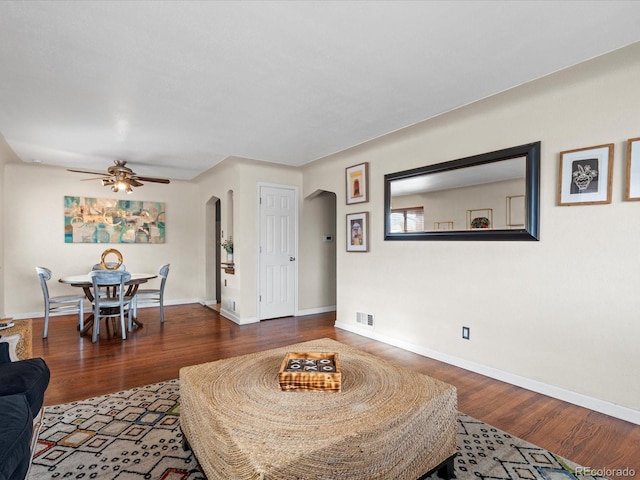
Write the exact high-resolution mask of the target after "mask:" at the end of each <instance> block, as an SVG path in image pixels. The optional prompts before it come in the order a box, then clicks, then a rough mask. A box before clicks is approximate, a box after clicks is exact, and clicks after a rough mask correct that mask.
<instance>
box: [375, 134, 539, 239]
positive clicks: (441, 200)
mask: <svg viewBox="0 0 640 480" xmlns="http://www.w3.org/2000/svg"><path fill="white" fill-rule="evenodd" d="M539 211H540V142H535V143H529V144H526V145H520V146H517V147H511V148H506V149H504V150H498V151H495V152H489V153H483V154H481V155H475V156H473V157H467V158H460V159H458V160H452V161H449V162H444V163H438V164H434V165H429V166H426V167H420V168H415V169H412V170H405V171H403V172H396V173H389V174H387V175H385V176H384V239H385V240H538V235H539V224H540V220H539Z"/></svg>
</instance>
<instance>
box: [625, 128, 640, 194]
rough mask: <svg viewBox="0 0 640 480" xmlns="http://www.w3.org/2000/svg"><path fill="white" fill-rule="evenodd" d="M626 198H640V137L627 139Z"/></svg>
mask: <svg viewBox="0 0 640 480" xmlns="http://www.w3.org/2000/svg"><path fill="white" fill-rule="evenodd" d="M625 199H626V200H640V138H630V139H629V140H628V141H627V185H626V188H625Z"/></svg>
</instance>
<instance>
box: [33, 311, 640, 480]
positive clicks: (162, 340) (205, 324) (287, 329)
mask: <svg viewBox="0 0 640 480" xmlns="http://www.w3.org/2000/svg"><path fill="white" fill-rule="evenodd" d="M138 313H139V319H140V320H141V321H142V322H143V323H144V326H143V327H142V328H139V329H137V330H136V331H134V332H132V333H131V334H130V335H129V337H128V339H127V340H126V341H122V340H121V339H119V338H108V337H107V335H106V331H105V330H106V329H105V328H104V327H103V328H102V329H101V330H102V334H101V338H100V341H99V342H98V343H96V344H93V343H91V338H90V337H80V336H79V335H78V332H77V330H76V321H77V317H74V316H63V317H53V318H52V319H51V320H50V324H49V338H48V339H46V340H42V339H41V337H42V329H43V319H42V318H36V319H34V320H33V322H34V323H33V339H34V341H33V354H34V356H41V357H43V358H44V359H45V360H46V361H47V364H48V365H49V368H50V369H51V383H50V386H49V389H48V390H47V393H46V397H45V404H46V405H55V404H59V403H67V402H71V401H74V400H81V399H83V398H88V397H92V396H97V395H102V394H106V393H111V392H115V391H119V390H125V389H129V388H132V387H136V386H141V385H146V384H150V383H155V382H160V381H163V380H169V379H173V378H177V377H178V373H179V370H180V368H181V367H183V366H188V365H194V364H198V363H204V362H209V361H213V360H218V359H221V358H227V357H232V356H236V355H242V354H246V353H252V352H257V351H260V350H266V349H269V348H275V347H281V346H286V345H288V344H291V343H297V342H302V341H306V340H313V339H317V338H333V339H335V340H338V341H340V342H342V343H345V344H347V345H350V346H353V347H356V348H359V349H361V350H364V351H367V352H369V353H372V354H374V355H377V356H379V357H382V358H385V359H387V360H389V361H392V362H395V363H402V364H404V365H406V366H408V367H409V368H412V369H414V370H416V371H418V372H421V373H424V374H427V375H429V376H432V377H434V378H438V379H440V380H443V381H445V382H448V383H450V384H452V385H455V386H456V387H457V389H458V408H459V410H460V411H462V412H464V413H466V414H468V415H471V416H473V417H475V418H477V419H480V420H482V421H484V422H487V423H489V424H491V425H493V426H495V427H498V428H500V429H502V430H505V431H507V432H509V433H511V434H512V435H516V436H518V437H520V438H523V439H525V440H528V441H529V442H531V443H534V444H536V445H539V446H541V447H544V448H546V449H548V450H550V451H552V452H555V453H557V454H559V455H562V456H564V457H567V458H569V459H571V460H573V461H575V462H577V463H579V464H581V465H584V466H588V467H591V468H593V469H604V468H606V469H611V470H617V469H621V470H622V469H625V468H627V469H630V470H633V471H634V472H635V476H637V477H638V478H640V426H638V425H634V424H631V423H628V422H624V421H622V420H618V419H615V418H612V417H608V416H606V415H603V414H600V413H597V412H593V411H590V410H587V409H584V408H581V407H576V406H574V405H571V404H567V403H565V402H562V401H559V400H555V399H553V398H549V397H546V396H544V395H539V394H537V393H533V392H531V391H528V390H524V389H522V388H519V387H514V386H512V385H509V384H506V383H503V382H499V381H496V380H493V379H490V378H488V377H485V376H482V375H478V374H475V373H472V372H469V371H466V370H463V369H460V368H457V367H453V366H451V365H447V364H444V363H441V362H439V361H436V360H432V359H429V358H425V357H422V356H420V355H417V354H414V353H410V352H407V351H404V350H401V349H399V348H395V347H392V346H389V345H386V344H384V343H380V342H377V341H374V340H370V339H368V338H365V337H362V336H359V335H356V334H353V333H350V332H346V331H343V330H340V329H336V328H334V326H333V324H334V321H335V315H334V314H322V315H311V316H306V317H292V318H291V317H290V318H282V319H275V320H268V321H263V322H261V323H257V324H252V325H244V326H239V325H236V324H235V323H233V322H231V321H230V320H227V319H225V318H223V317H221V316H220V315H219V314H218V313H217V312H215V311H213V310H211V309H209V308H206V307H204V306H202V305H199V304H191V305H179V306H167V307H165V318H166V320H165V323H164V324H161V323H160V321H159V317H158V310H157V308H145V309H140V310H139V312H138ZM609 475H610V477H611V478H620V479H623V478H634V477H633V476H631V477H628V476H622V475H615V474H611V473H610V474H609Z"/></svg>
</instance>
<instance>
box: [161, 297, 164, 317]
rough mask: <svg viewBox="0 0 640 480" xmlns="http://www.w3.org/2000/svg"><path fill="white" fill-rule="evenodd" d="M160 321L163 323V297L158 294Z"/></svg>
mask: <svg viewBox="0 0 640 480" xmlns="http://www.w3.org/2000/svg"><path fill="white" fill-rule="evenodd" d="M160 323H164V298H162V295H160Z"/></svg>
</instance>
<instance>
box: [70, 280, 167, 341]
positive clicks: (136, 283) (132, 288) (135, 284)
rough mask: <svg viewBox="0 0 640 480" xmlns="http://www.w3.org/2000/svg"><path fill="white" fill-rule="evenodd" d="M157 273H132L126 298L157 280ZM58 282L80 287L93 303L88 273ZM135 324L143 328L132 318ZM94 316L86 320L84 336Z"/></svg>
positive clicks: (89, 329)
mask: <svg viewBox="0 0 640 480" xmlns="http://www.w3.org/2000/svg"><path fill="white" fill-rule="evenodd" d="M157 276H158V274H157V273H131V278H130V279H129V280H128V281H127V282H126V283H125V285H126V286H127V291H126V292H125V295H126V296H133V295H135V294H136V292H137V291H138V288H139V287H140V285H141V284H143V283H147V282H148V281H149V280H152V279H154V278H157ZM58 282H60V283H65V284H67V285H71V286H72V287H80V288H82V290H84V294H85V296H86V297H87V299H88V300H89V301H90V302H91V303H93V300H94V296H93V282H92V280H91V278H89V274H88V273H83V274H78V275H67V276H64V277H60V278H59V279H58ZM132 320H133V322H134V324H135V325H136V326H138V327H142V325H143V324H142V322H140V321H139V320H138V319H137V318H132ZM93 321H94V315H93V312H91V314H90V315H89V316H88V317H87V318H86V320H85V322H84V328H83V330H82V331H81V332H80V333H81V334H82V335H85V334H87V333H88V332H91V327H92V326H93Z"/></svg>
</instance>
